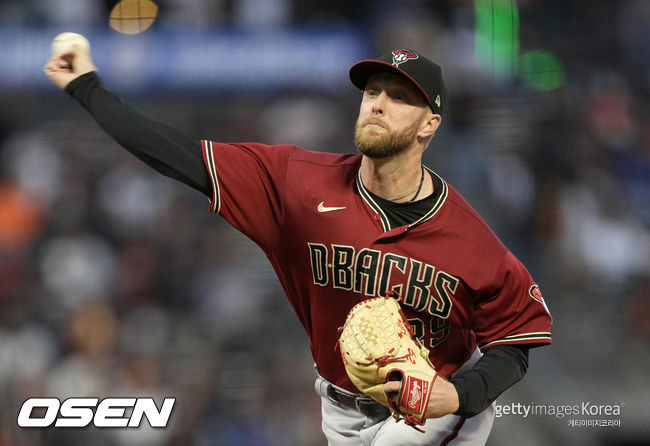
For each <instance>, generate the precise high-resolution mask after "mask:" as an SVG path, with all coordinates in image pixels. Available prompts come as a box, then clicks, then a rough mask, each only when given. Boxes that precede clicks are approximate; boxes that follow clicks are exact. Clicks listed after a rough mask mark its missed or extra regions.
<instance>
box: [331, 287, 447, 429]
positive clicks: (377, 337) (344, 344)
mask: <svg viewBox="0 0 650 446" xmlns="http://www.w3.org/2000/svg"><path fill="white" fill-rule="evenodd" d="M339 331H340V335H339V347H340V349H341V356H342V358H343V364H344V365H345V370H346V372H347V374H348V376H349V377H350V379H351V380H352V382H353V383H354V385H355V386H357V388H358V389H359V391H361V392H363V393H365V394H366V395H368V396H371V397H372V398H373V399H375V400H376V401H378V402H380V403H381V404H383V405H384V406H387V407H388V408H390V409H391V412H392V413H393V417H395V418H396V419H397V420H400V419H404V420H405V423H407V424H409V425H411V426H413V427H414V428H416V429H418V428H417V427H416V425H423V424H424V419H425V414H426V410H427V405H428V403H429V396H430V395H431V388H432V387H433V383H434V381H435V379H436V377H437V376H438V374H437V372H436V370H435V368H434V367H433V365H432V364H431V362H430V361H429V351H428V350H427V349H426V348H425V347H424V346H423V345H422V344H421V343H420V342H419V341H418V340H416V339H415V338H414V337H413V328H412V327H411V325H410V324H409V322H408V321H407V320H406V317H405V316H404V313H402V310H401V308H400V306H399V303H398V302H397V300H395V299H394V298H393V297H390V296H389V295H388V294H387V296H386V297H377V298H373V299H368V300H365V301H363V302H360V303H358V304H357V305H355V306H354V307H353V308H352V309H351V310H350V312H349V313H348V317H347V319H346V321H345V325H343V327H341V328H339ZM389 380H390V381H394V380H401V381H402V385H401V389H400V392H399V395H398V396H397V398H395V399H393V398H391V397H390V396H389V395H387V394H386V393H385V392H384V387H383V385H384V383H385V382H387V381H389ZM418 430H420V429H418Z"/></svg>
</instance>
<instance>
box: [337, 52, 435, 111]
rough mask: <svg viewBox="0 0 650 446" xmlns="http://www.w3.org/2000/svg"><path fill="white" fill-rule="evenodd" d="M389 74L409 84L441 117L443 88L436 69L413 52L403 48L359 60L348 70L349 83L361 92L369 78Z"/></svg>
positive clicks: (431, 63) (430, 62)
mask: <svg viewBox="0 0 650 446" xmlns="http://www.w3.org/2000/svg"><path fill="white" fill-rule="evenodd" d="M379 73H393V74H396V75H398V76H401V77H403V78H405V79H406V80H408V81H410V82H411V83H412V84H413V85H415V87H416V88H417V89H418V90H420V92H421V93H422V94H423V95H424V98H425V100H426V101H427V104H429V107H431V110H433V112H434V113H437V114H439V115H442V108H443V105H444V101H445V86H444V83H443V81H442V70H441V69H440V65H438V64H436V63H434V62H432V61H430V60H429V59H427V58H426V57H424V56H422V55H421V54H419V53H417V52H416V51H413V50H410V49H407V48H403V49H399V50H393V51H390V52H388V53H386V54H383V55H381V56H379V57H378V58H377V59H368V60H362V61H360V62H357V63H355V64H354V65H352V67H350V80H351V81H352V83H353V84H354V85H355V86H356V87H357V88H359V89H360V90H363V89H364V88H365V87H366V81H367V80H368V78H369V77H370V76H372V75H373V74H379Z"/></svg>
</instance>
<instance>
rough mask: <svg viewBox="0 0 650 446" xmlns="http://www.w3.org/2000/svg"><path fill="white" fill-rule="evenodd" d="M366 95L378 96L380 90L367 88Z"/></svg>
mask: <svg viewBox="0 0 650 446" xmlns="http://www.w3.org/2000/svg"><path fill="white" fill-rule="evenodd" d="M366 95H368V96H377V95H379V91H378V90H377V89H376V88H367V89H366Z"/></svg>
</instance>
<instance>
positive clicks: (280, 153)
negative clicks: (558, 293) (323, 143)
mask: <svg viewBox="0 0 650 446" xmlns="http://www.w3.org/2000/svg"><path fill="white" fill-rule="evenodd" d="M45 72H46V74H47V76H48V77H49V78H50V80H51V81H52V83H54V85H56V86H57V87H59V88H61V89H63V90H65V91H66V92H67V93H68V94H69V95H71V96H72V97H73V98H75V99H76V100H77V101H78V102H79V103H80V104H81V105H82V106H83V107H84V108H85V109H86V110H88V112H89V113H90V114H91V115H92V117H93V118H94V119H95V120H96V121H97V122H98V123H99V124H100V125H101V126H102V127H103V128H104V129H105V130H106V131H107V132H108V133H109V134H110V135H111V136H112V137H113V138H114V139H115V140H116V141H117V142H118V143H120V144H121V145H122V146H123V147H125V148H126V149H127V150H129V151H130V152H132V153H133V154H134V155H135V156H137V157H139V158H140V159H142V160H143V161H144V162H146V163H147V164H149V165H150V166H152V167H153V168H155V169H157V170H158V171H160V172H161V173H163V174H164V175H167V176H170V177H172V178H175V179H177V180H179V181H182V182H184V183H186V184H187V185H189V186H190V187H192V188H194V189H196V190H198V191H200V192H202V193H203V194H205V195H206V196H207V197H208V198H209V199H210V210H211V211H212V212H214V213H217V214H219V215H221V216H222V217H223V218H225V219H226V220H227V221H228V222H229V223H230V224H232V225H233V226H234V227H235V228H237V229H238V230H240V231H241V232H243V233H244V234H245V235H247V236H248V237H250V238H251V239H252V240H254V241H255V242H256V243H257V244H258V245H259V246H260V248H261V249H262V250H263V251H264V253H265V254H266V256H267V257H268V259H269V261H270V262H271V264H272V265H273V268H274V269H275V272H276V273H277V275H278V278H279V280H280V283H281V284H282V286H283V289H284V291H285V293H286V296H287V298H288V299H289V302H290V303H291V305H292V306H293V308H294V310H295V312H296V314H297V316H298V318H299V319H300V322H301V323H302V325H303V326H304V328H305V331H306V333H307V336H308V337H309V342H310V346H311V351H312V354H313V358H314V362H315V371H316V384H315V387H316V391H317V393H318V394H319V395H320V396H321V401H322V415H323V423H322V427H323V432H324V433H325V436H326V437H327V440H328V442H329V444H331V445H370V444H372V445H386V446H394V445H441V444H445V445H446V444H454V445H456V444H457V445H461V444H462V445H482V444H485V442H486V440H487V438H488V435H489V433H490V429H491V427H492V422H493V419H494V409H493V403H494V401H495V399H496V398H497V397H498V396H499V395H500V394H501V393H502V392H503V391H505V390H506V389H507V388H509V387H510V386H512V385H513V384H514V383H516V382H517V381H519V380H520V379H521V378H522V377H523V376H524V374H525V372H526V370H527V367H528V351H529V349H530V348H532V347H536V346H541V345H544V344H549V343H550V342H551V334H550V326H551V316H550V314H549V312H548V309H547V307H546V305H545V303H544V300H543V298H542V294H541V292H540V289H539V287H538V285H537V284H536V283H535V281H534V280H533V279H532V278H531V276H530V274H529V273H528V271H527V270H526V269H525V268H524V266H523V265H522V264H521V263H520V262H519V261H518V260H517V259H516V258H515V256H514V255H513V254H512V253H511V252H510V251H509V250H508V249H507V248H506V247H505V246H504V245H503V244H502V243H501V242H500V241H499V240H498V238H497V237H496V236H495V234H494V233H493V232H492V231H491V230H490V229H489V228H488V226H487V225H486V223H485V222H484V221H483V220H482V219H481V217H480V216H479V215H478V214H477V213H476V211H475V210H474V209H472V207H471V206H470V205H469V204H468V203H467V202H466V201H465V200H464V199H463V198H462V197H461V195H460V194H459V193H458V192H457V191H456V190H455V189H454V188H453V187H452V186H451V185H449V184H448V183H447V182H446V181H445V180H444V179H443V178H441V177H440V176H439V175H437V174H436V173H435V172H434V171H433V170H431V169H430V168H428V167H426V166H424V165H422V153H423V152H424V150H425V149H426V148H427V146H428V145H429V143H430V142H431V140H432V138H433V137H434V135H435V133H436V130H437V129H438V127H439V126H440V124H441V121H442V116H443V110H444V108H445V94H444V86H443V79H442V74H441V70H440V67H439V66H438V65H437V64H435V63H433V62H432V61H430V60H428V59H427V58H425V57H423V56H422V55H421V54H419V53H417V52H415V51H412V50H408V49H396V50H394V51H391V52H388V53H387V54H384V55H383V56H381V57H379V58H377V59H374V60H364V61H361V62H359V63H357V64H355V65H353V66H352V68H351V69H350V79H351V81H352V83H353V84H354V85H356V86H357V87H358V88H359V89H360V90H362V92H363V94H362V97H361V106H360V109H359V117H358V120H357V123H356V127H355V136H354V143H355V145H356V147H357V149H358V150H359V152H360V153H358V154H349V155H339V154H334V153H320V152H313V151H308V150H305V149H303V148H300V147H296V146H293V145H277V146H268V145H265V144H258V143H245V144H243V143H242V144H232V143H228V144H226V143H219V142H213V141H211V140H207V139H206V140H201V141H194V140H192V139H191V138H188V137H187V136H185V135H184V134H182V133H180V132H178V131H176V130H175V129H173V128H171V127H169V126H167V125H165V124H162V123H160V122H158V121H157V120H155V119H153V118H151V117H150V116H148V115H145V114H143V113H141V112H139V111H138V110H136V109H134V108H132V107H131V106H129V105H128V104H126V103H125V102H124V101H122V100H121V99H120V98H119V97H118V96H116V95H115V94H113V93H111V92H110V91H108V90H107V89H106V88H105V87H104V86H103V84H102V83H101V81H100V79H99V77H98V74H97V69H96V67H95V66H94V64H93V62H92V60H91V58H90V55H89V54H88V53H86V52H84V51H82V50H80V49H78V48H77V49H74V50H72V51H70V52H68V53H64V54H62V55H59V56H55V57H53V58H52V59H51V60H50V61H49V62H48V63H47V65H46V66H45ZM384 296H389V298H391V299H395V300H396V301H397V302H398V303H399V307H398V308H400V310H399V311H398V312H401V314H403V318H401V317H398V318H397V320H402V319H404V320H407V321H408V324H405V325H404V326H407V327H408V326H410V328H409V329H410V330H412V331H413V332H414V334H415V335H416V337H417V338H418V339H419V340H420V342H421V344H422V347H423V349H424V350H422V351H425V352H426V353H424V355H425V356H427V355H428V357H427V358H426V361H427V364H429V365H427V367H430V369H431V374H430V376H432V377H434V379H431V380H429V379H425V380H422V381H421V382H422V383H424V384H425V387H427V392H428V395H427V398H428V400H427V401H426V404H425V405H424V406H423V407H422V411H421V413H420V416H418V417H416V418H410V419H408V420H410V421H411V422H409V423H405V422H404V420H402V421H399V420H398V419H395V418H393V417H391V416H390V415H391V410H393V409H389V407H393V408H395V407H397V406H396V405H394V403H393V402H394V401H395V398H394V397H396V396H397V395H402V394H404V392H402V390H403V388H404V387H403V386H404V385H405V384H404V380H403V379H402V380H400V379H401V378H404V377H400V376H397V377H395V376H393V378H391V379H388V378H387V380H388V381H387V382H385V383H382V384H383V387H382V384H380V389H379V395H380V396H381V398H375V399H373V398H371V397H370V396H368V395H365V394H363V393H360V392H359V390H358V388H357V387H356V386H355V385H354V384H353V383H352V381H351V380H350V377H349V376H348V373H347V372H346V366H347V365H346V364H344V362H346V361H347V362H349V361H348V359H346V358H347V357H351V356H347V357H346V355H345V354H344V355H342V354H341V352H339V351H338V350H336V349H335V346H336V345H337V344H338V343H339V336H340V330H339V327H342V326H343V325H344V323H346V318H347V315H348V312H350V310H351V309H352V308H353V307H355V306H356V305H357V304H358V303H359V302H362V301H365V300H367V299H370V298H377V297H384ZM357 308H358V307H357ZM369 325H370V330H372V329H373V327H372V323H369ZM367 328H368V327H365V328H363V329H367ZM399 335H400V336H402V333H401V332H400V333H399ZM354 339H355V338H354V336H350V337H348V338H346V341H348V342H347V343H346V348H347V346H348V345H349V344H350V343H351V341H350V340H354ZM354 342H356V341H354ZM410 353H411V351H410V350H409V354H410ZM387 355H388V353H387V354H386V356H382V357H381V358H380V361H379V362H382V361H383V363H384V364H385V363H387V362H388V361H387V360H386V361H384V359H385V358H387V357H388V356H387ZM362 359H363V358H362ZM410 359H412V357H411V356H409V355H405V356H403V357H401V358H396V359H395V358H394V359H391V361H393V360H394V361H395V363H397V362H398V361H402V362H404V361H408V360H410ZM348 365H349V364H348ZM389 375H390V374H389ZM393 375H394V374H393ZM387 376H388V375H387ZM420 390H421V389H420V387H418V388H416V389H409V392H410V393H412V395H407V398H409V397H412V398H416V397H419V395H420V393H418V392H420ZM384 397H385V398H384ZM382 399H383V401H382ZM377 401H382V402H383V403H384V404H380V403H379V402H377ZM397 418H399V417H397ZM409 424H411V425H417V426H416V427H418V429H419V430H421V431H424V432H420V431H418V430H416V429H413V428H412V427H413V426H409Z"/></svg>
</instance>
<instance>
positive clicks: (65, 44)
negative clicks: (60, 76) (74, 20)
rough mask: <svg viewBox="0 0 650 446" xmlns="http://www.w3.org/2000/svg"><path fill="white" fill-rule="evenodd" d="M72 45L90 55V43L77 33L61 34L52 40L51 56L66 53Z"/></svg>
mask: <svg viewBox="0 0 650 446" xmlns="http://www.w3.org/2000/svg"><path fill="white" fill-rule="evenodd" d="M74 45H78V46H79V48H80V49H81V50H82V51H85V52H86V53H90V42H88V39H86V38H85V37H84V36H82V35H81V34H77V33H61V34H59V35H58V36H56V37H55V38H54V40H52V56H56V55H58V54H61V53H65V52H68V51H70V50H72V47H73V46H74Z"/></svg>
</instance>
